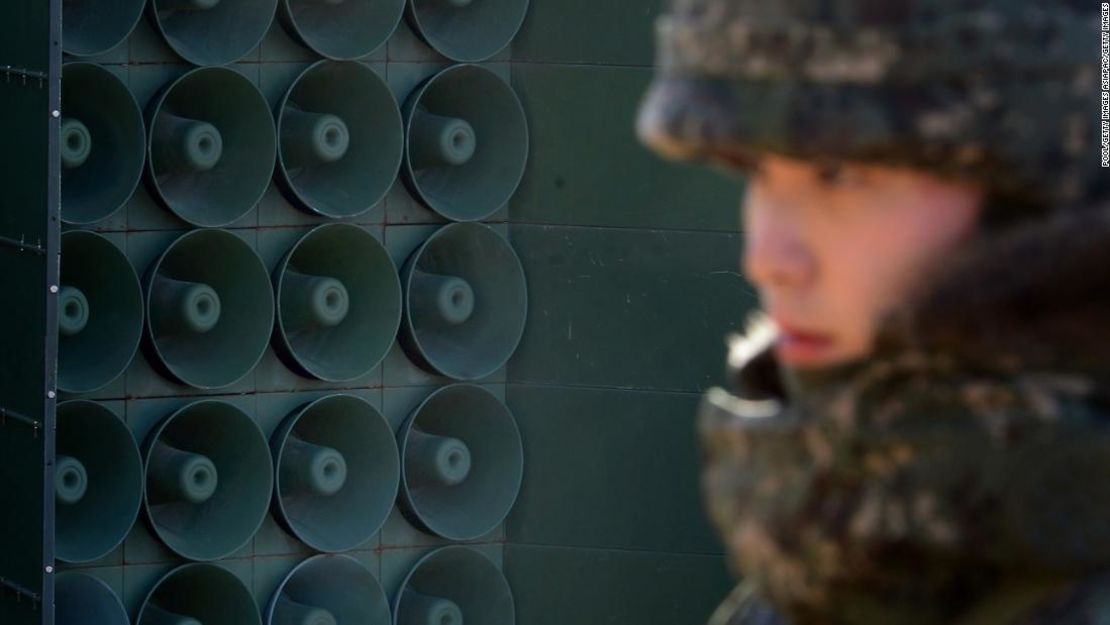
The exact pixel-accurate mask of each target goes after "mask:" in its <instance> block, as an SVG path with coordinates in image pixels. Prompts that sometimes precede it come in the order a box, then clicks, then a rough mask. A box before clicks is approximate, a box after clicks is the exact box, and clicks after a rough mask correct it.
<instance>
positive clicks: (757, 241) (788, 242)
mask: <svg viewBox="0 0 1110 625" xmlns="http://www.w3.org/2000/svg"><path fill="white" fill-rule="evenodd" d="M779 204H780V203H779V202H776V200H775V199H774V198H773V197H771V196H770V195H769V194H767V193H765V192H763V191H762V189H761V187H760V185H759V184H758V183H756V182H753V183H752V184H750V185H749V187H748V191H747V193H746V194H745V196H744V256H743V263H742V264H743V269H744V273H745V277H747V279H748V280H749V281H751V282H752V283H753V284H754V285H755V286H756V287H757V288H759V289H771V288H782V287H795V288H796V287H801V286H805V285H807V284H810V283H811V282H812V281H813V279H814V277H815V275H816V272H817V271H816V270H817V264H816V259H815V257H814V255H813V253H812V251H811V250H810V249H809V247H808V246H807V244H806V242H805V239H804V238H803V237H802V236H801V232H800V229H799V228H798V224H796V223H795V221H794V220H793V218H792V213H791V211H789V210H787V209H785V208H784V207H782V206H779Z"/></svg>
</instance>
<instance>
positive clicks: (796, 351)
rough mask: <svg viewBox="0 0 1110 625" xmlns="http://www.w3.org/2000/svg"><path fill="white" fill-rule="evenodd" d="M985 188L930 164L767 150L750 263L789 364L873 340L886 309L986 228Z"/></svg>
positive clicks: (748, 229) (755, 202) (840, 358)
mask: <svg viewBox="0 0 1110 625" xmlns="http://www.w3.org/2000/svg"><path fill="white" fill-rule="evenodd" d="M981 205H982V192H981V190H980V189H979V188H978V187H975V186H971V185H961V184H956V183H954V182H950V181H946V180H943V179H941V178H938V177H936V176H933V175H930V174H928V173H925V172H919V171H915V170H909V169H898V168H890V167H878V166H865V165H854V164H843V165H840V166H837V167H822V166H819V165H817V164H813V163H810V162H806V161H798V160H792V159H786V158H781V157H776V156H765V157H764V158H763V159H762V160H761V162H760V164H759V166H758V167H757V168H756V170H755V172H753V174H752V176H751V177H750V178H749V180H748V186H747V192H746V195H745V198H744V206H743V226H744V237H745V249H744V259H743V264H744V271H745V273H746V274H747V278H748V279H749V280H750V281H751V282H752V283H754V284H755V286H756V287H757V288H758V290H759V294H760V299H761V303H762V305H763V307H764V309H765V310H766V311H767V312H768V313H769V314H770V316H771V317H772V318H774V319H775V321H776V322H777V323H778V325H779V326H780V328H781V330H782V336H783V340H782V341H781V342H780V343H779V345H778V346H777V347H776V352H777V355H778V356H779V358H780V359H781V360H783V361H784V362H785V363H786V364H788V365H790V366H793V367H796V368H805V367H814V366H822V365H830V364H836V363H840V362H844V361H848V360H852V359H856V358H860V357H864V356H866V355H867V353H868V352H869V351H870V349H871V347H872V342H873V338H874V334H875V331H876V327H877V324H878V321H879V318H880V316H881V315H882V314H883V313H884V312H886V311H887V310H889V309H890V308H892V307H893V306H894V305H895V304H896V303H898V302H899V301H900V300H901V299H902V298H904V297H906V296H907V295H908V294H909V291H910V289H911V288H912V287H913V285H914V283H915V280H918V279H921V278H922V277H923V276H926V275H928V271H929V266H930V264H931V263H933V262H935V261H937V260H939V259H941V258H942V257H943V255H944V254H945V253H946V252H948V251H950V250H951V249H952V248H953V247H954V246H957V245H959V244H960V242H961V241H963V240H964V239H965V238H967V237H968V236H969V235H970V234H971V233H972V232H973V231H974V229H975V224H976V221H977V218H978V215H979V212H980V210H981Z"/></svg>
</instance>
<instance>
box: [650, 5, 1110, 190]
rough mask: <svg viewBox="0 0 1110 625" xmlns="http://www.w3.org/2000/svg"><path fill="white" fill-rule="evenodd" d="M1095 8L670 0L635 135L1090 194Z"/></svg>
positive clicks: (712, 150) (993, 186)
mask: <svg viewBox="0 0 1110 625" xmlns="http://www.w3.org/2000/svg"><path fill="white" fill-rule="evenodd" d="M1098 7H1099V3H1097V2H1080V1H1078V0H1009V1H1006V2H1002V1H999V0H957V1H952V0H777V1H775V2H767V1H766V0H672V4H671V11H670V13H668V14H666V15H664V16H662V17H661V18H660V19H659V21H658V24H657V47H658V61H657V65H658V73H657V76H656V80H655V82H654V84H653V86H652V88H651V90H650V91H649V94H648V96H647V98H646V101H645V102H644V104H643V107H642V108H641V111H640V117H639V121H638V126H639V132H640V135H641V137H642V138H643V140H644V141H645V142H646V143H648V144H649V145H651V146H653V147H654V148H655V149H657V150H658V151H660V152H663V153H665V154H668V155H670V156H678V157H685V158H701V157H706V156H722V155H723V156H727V157H728V160H730V161H732V162H734V163H735V162H738V163H740V164H741V165H743V164H744V163H745V162H749V161H750V159H751V158H752V157H753V156H755V155H757V154H758V153H760V152H775V153H779V154H782V155H786V156H792V157H796V158H803V159H807V160H826V159H828V160H851V161H860V162H871V163H880V164H886V165H894V166H899V165H902V166H911V167H917V168H924V169H926V170H930V171H933V172H935V173H937V174H940V175H947V176H960V177H970V178H974V179H978V180H980V181H983V182H984V183H985V184H986V186H987V188H988V189H990V190H992V191H994V192H995V193H997V194H998V195H999V196H1002V197H1013V198H1021V199H1023V200H1026V201H1037V202H1044V203H1049V204H1052V205H1059V204H1077V203H1087V202H1089V201H1091V200H1093V199H1096V198H1095V196H1096V195H1097V194H1101V193H1103V191H1102V190H1099V189H1098V186H1097V185H1098V183H1099V178H1100V176H1099V173H1100V160H1101V159H1100V151H1099V149H1098V146H1099V126H1098V118H1099V104H1100V102H1099V99H1098V98H1099V89H1100V80H1099V74H1098V71H1097V65H1096V59H1097V58H1098V50H1099V47H1098V42H1099V39H1098V37H1099V34H1098V29H1099V19H1098ZM1101 178H1103V179H1105V178H1107V176H1102V177H1101Z"/></svg>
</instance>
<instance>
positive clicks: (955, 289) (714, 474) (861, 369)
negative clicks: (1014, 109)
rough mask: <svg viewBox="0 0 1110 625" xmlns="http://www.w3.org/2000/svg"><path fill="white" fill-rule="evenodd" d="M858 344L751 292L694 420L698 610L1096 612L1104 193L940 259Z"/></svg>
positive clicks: (868, 621)
mask: <svg viewBox="0 0 1110 625" xmlns="http://www.w3.org/2000/svg"><path fill="white" fill-rule="evenodd" d="M881 327H882V329H881V332H880V333H879V338H878V341H877V344H876V348H875V350H874V351H873V353H872V354H871V355H869V356H868V357H867V358H866V359H860V360H857V361H854V362H849V363H843V364H840V365H836V366H832V367H825V368H821V369H809V370H797V371H795V370H791V369H789V368H786V367H783V366H781V365H780V364H779V363H778V362H777V361H776V360H775V358H774V352H773V351H772V349H771V347H772V344H773V342H774V339H775V332H776V331H775V329H774V328H773V326H772V325H770V324H769V323H768V322H766V320H765V319H764V318H763V317H762V316H761V315H760V314H759V313H757V314H756V315H754V316H753V319H752V321H751V323H750V324H749V327H748V329H747V332H746V334H744V335H743V336H738V337H736V338H735V339H734V340H733V341H732V343H731V345H730V360H729V365H730V377H729V380H730V388H727V389H724V388H717V389H713V390H711V391H710V392H709V393H708V394H707V396H706V397H705V399H704V401H703V404H702V409H701V415H700V419H699V428H700V437H701V444H702V452H703V461H704V465H703V467H704V469H703V476H702V478H703V490H704V495H705V498H706V501H707V503H708V507H709V510H710V514H711V518H712V520H713V522H714V524H715V525H716V527H717V529H718V531H719V533H720V535H721V537H722V539H723V541H724V543H725V545H726V550H727V554H728V556H729V562H730V564H731V566H732V567H733V569H734V570H735V572H736V573H737V574H738V575H739V576H740V577H741V580H742V581H741V583H740V585H739V586H738V587H737V588H736V590H735V591H734V592H733V593H732V594H731V595H730V596H729V598H728V599H727V600H726V601H725V603H724V604H722V606H721V607H720V608H719V609H718V611H717V613H716V614H715V616H714V617H713V619H712V621H711V624H712V625H726V624H727V625H786V624H789V625H872V624H875V625H879V624H883V625H887V624H889V625H934V624H935V625H940V624H945V625H1032V624H1041V623H1059V624H1066V625H1080V624H1091V625H1094V624H1095V623H1110V379H1108V378H1110V206H1106V207H1101V206H1100V207H1091V208H1088V209H1086V210H1083V211H1076V212H1074V213H1064V214H1053V215H1050V216H1048V217H1045V218H1040V220H1039V221H1036V222H1032V223H1029V224H1027V225H1025V226H1023V227H1016V228H1013V229H1011V230H1008V231H1006V232H1005V233H1004V234H995V235H994V236H993V237H986V236H985V235H984V236H983V237H982V238H981V239H979V240H977V241H975V242H973V244H971V245H969V246H967V249H965V250H963V251H961V252H960V253H958V254H956V255H955V256H954V257H953V258H951V259H947V261H946V262H945V264H944V266H943V268H941V269H940V270H938V271H937V272H936V275H935V279H933V280H930V281H929V283H928V285H927V287H924V288H921V289H919V291H918V292H915V293H914V294H913V296H912V297H910V298H908V300H907V303H906V304H905V306H904V307H902V308H901V309H899V310H897V311H894V312H893V313H892V314H890V315H889V316H888V317H887V318H886V319H885V320H884V322H883V324H882V326H881Z"/></svg>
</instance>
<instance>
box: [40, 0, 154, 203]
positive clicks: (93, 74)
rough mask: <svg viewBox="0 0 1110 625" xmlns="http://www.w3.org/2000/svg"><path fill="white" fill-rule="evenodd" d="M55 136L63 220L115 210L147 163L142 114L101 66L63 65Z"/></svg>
mask: <svg viewBox="0 0 1110 625" xmlns="http://www.w3.org/2000/svg"><path fill="white" fill-rule="evenodd" d="M74 4H75V5H81V6H85V3H74ZM121 4H125V3H121ZM67 6H69V5H68V4H67ZM59 135H60V136H59V138H58V150H59V153H60V155H61V160H62V200H61V202H62V209H61V212H62V220H63V221H65V222H66V223H70V224H91V223H94V222H97V221H100V220H102V219H104V218H106V217H108V216H109V215H111V214H113V213H115V212H116V211H118V210H119V209H120V208H121V207H122V206H123V205H124V204H125V203H126V202H127V200H128V199H130V198H131V194H132V193H134V192H135V187H137V186H138V184H139V180H140V179H141V178H142V173H143V163H144V162H145V159H146V128H145V126H144V124H143V115H142V111H141V110H140V109H139V104H138V103H137V102H136V101H135V98H134V96H132V95H131V91H130V90H129V89H128V88H127V85H126V84H124V82H123V81H122V80H120V79H119V78H118V77H117V76H116V75H115V74H113V73H112V72H111V71H109V70H107V69H105V68H104V67H102V66H100V65H96V64H93V63H68V64H66V66H65V67H64V68H63V70H62V122H61V129H60V131H59Z"/></svg>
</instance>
